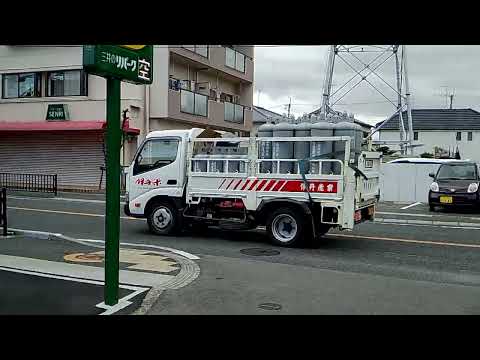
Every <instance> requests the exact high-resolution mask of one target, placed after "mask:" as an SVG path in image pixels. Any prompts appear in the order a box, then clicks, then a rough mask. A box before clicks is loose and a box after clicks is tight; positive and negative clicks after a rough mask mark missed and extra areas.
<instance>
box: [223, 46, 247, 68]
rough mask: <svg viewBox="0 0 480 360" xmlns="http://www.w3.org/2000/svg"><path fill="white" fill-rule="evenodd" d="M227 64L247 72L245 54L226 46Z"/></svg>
mask: <svg viewBox="0 0 480 360" xmlns="http://www.w3.org/2000/svg"><path fill="white" fill-rule="evenodd" d="M225 65H226V66H228V67H229V68H232V69H235V70H237V71H240V72H241V73H245V55H244V54H242V53H241V52H238V51H236V50H234V49H232V48H230V47H226V48H225Z"/></svg>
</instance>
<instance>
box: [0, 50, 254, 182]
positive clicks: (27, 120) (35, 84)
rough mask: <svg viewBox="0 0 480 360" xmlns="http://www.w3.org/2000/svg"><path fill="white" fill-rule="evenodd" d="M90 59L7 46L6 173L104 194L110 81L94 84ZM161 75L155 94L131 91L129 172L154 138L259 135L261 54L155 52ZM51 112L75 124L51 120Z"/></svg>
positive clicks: (2, 122)
mask: <svg viewBox="0 0 480 360" xmlns="http://www.w3.org/2000/svg"><path fill="white" fill-rule="evenodd" d="M82 56H83V47H82V46H72V45H67V46H49V45H40V46H26V45H14V46H0V76H1V86H0V139H1V140H0V173H2V172H3V173H6V172H9V173H42V174H52V173H54V174H57V175H58V183H59V187H60V188H64V189H67V188H82V189H94V188H98V186H99V184H100V178H101V176H102V169H101V168H102V167H103V166H104V139H103V138H104V128H105V119H106V101H105V96H106V81H105V79H103V78H101V77H97V76H94V75H88V74H85V72H84V71H83V65H82ZM153 73H154V81H153V84H152V85H149V86H145V85H133V84H128V83H122V87H121V110H128V117H129V120H128V122H127V123H126V124H125V127H124V129H125V132H126V133H127V137H126V139H125V142H124V144H123V148H122V149H123V150H122V163H123V164H124V165H128V164H129V163H130V161H131V159H132V158H133V155H134V153H135V151H136V149H137V146H138V144H139V143H140V142H141V140H142V139H143V138H144V137H145V135H146V134H147V133H148V132H149V131H152V130H160V129H179V128H191V127H203V128H207V127H210V128H214V129H220V130H226V131H232V132H236V133H248V132H249V131H250V129H251V126H252V106H253V73H254V62H253V46H240V45H158V46H157V45H156V46H155V47H154V64H153ZM52 105H54V106H57V110H62V111H66V114H65V115H66V116H62V117H60V118H58V117H57V118H54V119H52V118H51V116H47V113H50V115H51V114H52V111H50V112H49V111H48V110H49V109H50V110H53V108H52ZM57 112H58V111H57ZM55 113H56V112H53V115H55ZM119 121H120V119H119Z"/></svg>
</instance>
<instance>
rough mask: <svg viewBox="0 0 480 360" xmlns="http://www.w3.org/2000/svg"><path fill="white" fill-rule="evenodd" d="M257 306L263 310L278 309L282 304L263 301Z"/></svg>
mask: <svg viewBox="0 0 480 360" xmlns="http://www.w3.org/2000/svg"><path fill="white" fill-rule="evenodd" d="M258 307H259V308H260V309H263V310H280V309H281V308H282V305H280V304H275V303H263V304H260V305H258Z"/></svg>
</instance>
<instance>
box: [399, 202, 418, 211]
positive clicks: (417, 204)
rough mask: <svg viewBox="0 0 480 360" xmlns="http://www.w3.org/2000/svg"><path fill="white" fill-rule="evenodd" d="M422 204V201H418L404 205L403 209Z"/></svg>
mask: <svg viewBox="0 0 480 360" xmlns="http://www.w3.org/2000/svg"><path fill="white" fill-rule="evenodd" d="M420 204H421V202H416V203H414V204H410V205H407V206H404V207H402V210H405V209H408V208H411V207H414V206H417V205H420Z"/></svg>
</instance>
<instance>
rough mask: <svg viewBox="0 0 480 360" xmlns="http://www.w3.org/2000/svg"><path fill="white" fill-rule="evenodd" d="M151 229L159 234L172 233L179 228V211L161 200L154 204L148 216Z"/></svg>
mask: <svg viewBox="0 0 480 360" xmlns="http://www.w3.org/2000/svg"><path fill="white" fill-rule="evenodd" d="M147 223H148V227H149V229H150V231H151V232H152V233H154V234H157V235H172V234H175V233H176V232H177V230H178V223H179V221H178V211H177V209H176V208H175V206H173V205H171V204H169V203H168V202H159V203H156V204H155V205H153V206H152V209H151V211H150V212H149V214H148V217H147Z"/></svg>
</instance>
